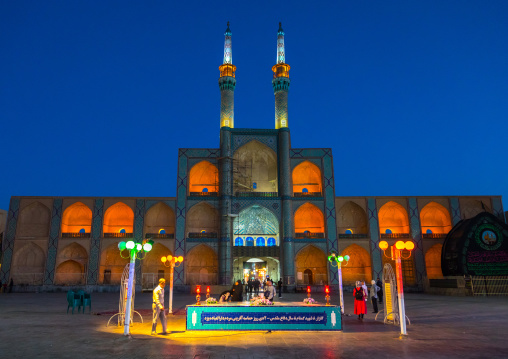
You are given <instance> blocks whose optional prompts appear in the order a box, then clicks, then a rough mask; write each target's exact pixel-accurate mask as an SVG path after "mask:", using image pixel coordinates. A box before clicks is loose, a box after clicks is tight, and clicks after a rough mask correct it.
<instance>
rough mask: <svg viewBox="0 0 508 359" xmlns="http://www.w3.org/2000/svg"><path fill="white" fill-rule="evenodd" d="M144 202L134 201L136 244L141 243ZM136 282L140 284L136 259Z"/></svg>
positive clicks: (138, 263)
mask: <svg viewBox="0 0 508 359" xmlns="http://www.w3.org/2000/svg"><path fill="white" fill-rule="evenodd" d="M145 211H146V209H145V200H144V199H137V200H136V209H135V211H134V233H133V235H134V241H135V242H136V243H141V242H143V239H144V238H143V224H144V219H145ZM136 282H137V283H141V262H140V260H139V259H136Z"/></svg>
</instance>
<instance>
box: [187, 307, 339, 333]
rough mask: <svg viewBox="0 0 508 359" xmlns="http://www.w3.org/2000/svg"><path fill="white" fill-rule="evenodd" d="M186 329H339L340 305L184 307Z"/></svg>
mask: <svg viewBox="0 0 508 359" xmlns="http://www.w3.org/2000/svg"><path fill="white" fill-rule="evenodd" d="M187 330H309V331H323V330H325V331H330V330H334V331H335V330H342V322H341V315H340V307H339V306H334V305H330V306H305V305H301V306H230V305H227V306H225V305H209V306H207V305H201V306H197V305H189V306H187Z"/></svg>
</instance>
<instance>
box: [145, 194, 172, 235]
mask: <svg viewBox="0 0 508 359" xmlns="http://www.w3.org/2000/svg"><path fill="white" fill-rule="evenodd" d="M161 230H163V231H164V233H166V234H168V235H169V234H173V235H174V233H175V212H173V210H172V209H171V207H169V206H168V205H167V204H165V203H163V202H159V203H157V204H155V205H153V206H152V207H150V209H149V210H148V211H147V212H146V214H145V223H144V228H143V231H144V233H145V234H147V233H161Z"/></svg>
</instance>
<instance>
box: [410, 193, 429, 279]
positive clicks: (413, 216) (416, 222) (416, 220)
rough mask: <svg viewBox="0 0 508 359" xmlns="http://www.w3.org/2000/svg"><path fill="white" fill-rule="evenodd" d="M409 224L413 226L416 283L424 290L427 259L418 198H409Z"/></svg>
mask: <svg viewBox="0 0 508 359" xmlns="http://www.w3.org/2000/svg"><path fill="white" fill-rule="evenodd" d="M408 202H409V224H410V226H411V237H412V238H413V242H414V243H415V249H414V250H413V253H412V255H413V256H414V261H415V267H416V283H417V285H418V287H420V288H422V289H423V284H424V283H423V281H424V277H425V276H426V271H425V257H424V254H423V242H422V228H421V226H420V212H419V210H418V202H417V200H416V198H409V201H408Z"/></svg>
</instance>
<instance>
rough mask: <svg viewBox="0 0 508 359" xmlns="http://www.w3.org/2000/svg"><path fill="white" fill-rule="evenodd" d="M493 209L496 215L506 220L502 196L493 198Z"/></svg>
mask: <svg viewBox="0 0 508 359" xmlns="http://www.w3.org/2000/svg"><path fill="white" fill-rule="evenodd" d="M492 210H493V211H494V215H495V216H496V217H498V218H499V219H501V220H502V221H503V222H505V218H504V212H503V204H502V203H501V198H492ZM505 223H506V222H505Z"/></svg>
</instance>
